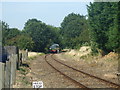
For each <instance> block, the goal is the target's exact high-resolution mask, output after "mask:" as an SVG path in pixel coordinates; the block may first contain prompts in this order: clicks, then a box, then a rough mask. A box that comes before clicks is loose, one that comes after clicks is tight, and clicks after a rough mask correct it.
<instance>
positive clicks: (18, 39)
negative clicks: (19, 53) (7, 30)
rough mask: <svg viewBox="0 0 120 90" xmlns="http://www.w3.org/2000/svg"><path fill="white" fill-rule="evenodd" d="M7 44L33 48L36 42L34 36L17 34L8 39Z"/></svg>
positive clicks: (20, 47)
mask: <svg viewBox="0 0 120 90" xmlns="http://www.w3.org/2000/svg"><path fill="white" fill-rule="evenodd" d="M7 45H9V46H17V47H19V49H24V50H25V49H28V50H32V49H33V46H34V42H33V40H32V38H31V37H30V36H28V35H17V36H15V37H13V38H11V39H8V40H7Z"/></svg>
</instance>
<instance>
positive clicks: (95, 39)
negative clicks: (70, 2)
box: [88, 2, 119, 52]
mask: <svg viewBox="0 0 120 90" xmlns="http://www.w3.org/2000/svg"><path fill="white" fill-rule="evenodd" d="M117 11H118V10H117V3H115V2H94V3H90V6H88V15H89V17H88V18H89V26H90V38H91V46H92V47H93V51H96V48H98V49H101V50H103V51H104V52H110V51H112V50H113V49H112V47H114V48H116V47H117V46H118V44H116V45H115V46H112V45H113V43H115V42H117V39H118V38H119V37H118V38H116V39H115V37H117V36H118V32H117V24H116V23H115V22H116V21H115V18H116V15H117ZM115 28H116V29H115ZM115 40H116V41H115Z"/></svg>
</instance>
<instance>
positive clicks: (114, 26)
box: [0, 2, 120, 53]
mask: <svg viewBox="0 0 120 90" xmlns="http://www.w3.org/2000/svg"><path fill="white" fill-rule="evenodd" d="M119 6H120V5H119V3H117V2H99V3H98V2H93V3H90V5H88V6H87V10H88V15H87V16H84V15H80V14H75V13H70V14H68V15H67V16H66V17H65V18H64V20H63V21H62V23H61V26H60V27H54V26H51V25H47V24H45V23H44V22H42V21H40V20H37V19H29V20H28V21H27V22H26V23H25V26H24V29H23V30H18V29H17V28H9V25H8V24H7V23H5V22H3V21H1V22H0V23H2V24H0V25H2V26H1V27H2V35H3V38H2V44H3V45H15V46H18V47H19V48H20V49H28V50H30V51H36V52H48V50H49V47H50V45H52V44H54V43H58V44H60V46H61V47H62V48H73V49H77V48H80V47H81V46H82V45H89V46H91V47H92V51H93V52H98V51H99V50H102V51H103V52H105V53H109V52H111V51H115V52H118V51H119V49H120V25H119V18H120V17H119V15H120V11H119V9H118V8H119Z"/></svg>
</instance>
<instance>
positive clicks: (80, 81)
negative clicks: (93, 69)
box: [45, 54, 120, 89]
mask: <svg viewBox="0 0 120 90" xmlns="http://www.w3.org/2000/svg"><path fill="white" fill-rule="evenodd" d="M47 57H48V55H46V56H45V61H46V62H47V63H48V64H49V65H50V66H51V67H52V68H54V69H55V70H56V71H58V72H59V73H61V74H62V75H64V76H65V77H66V78H68V79H70V80H71V81H72V82H74V83H76V84H77V85H79V86H80V87H81V88H89V89H90V88H120V85H118V84H116V83H113V82H110V81H107V80H105V79H101V78H99V77H96V76H93V75H91V74H88V73H86V72H83V71H81V70H78V69H76V68H73V67H71V66H68V65H67V64H64V63H62V62H60V61H58V60H56V59H55V58H54V57H53V54H50V55H49V58H51V60H49V62H48V61H47ZM53 63H54V65H53ZM75 75H77V76H75ZM96 86H97V87H96Z"/></svg>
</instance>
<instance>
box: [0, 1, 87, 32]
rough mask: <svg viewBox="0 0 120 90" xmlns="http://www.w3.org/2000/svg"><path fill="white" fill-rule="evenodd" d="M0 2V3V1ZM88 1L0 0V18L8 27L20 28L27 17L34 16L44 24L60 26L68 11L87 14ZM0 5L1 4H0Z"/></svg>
mask: <svg viewBox="0 0 120 90" xmlns="http://www.w3.org/2000/svg"><path fill="white" fill-rule="evenodd" d="M0 4H1V3H0ZM88 4H89V2H81V1H80V2H78V1H76V2H73V1H66V2H55V1H52V2H49V1H46V2H45V0H44V2H35V1H34V2H28V1H26V2H15V1H11V2H8V1H4V2H2V16H0V20H2V21H5V22H6V23H7V24H8V25H9V27H10V28H18V29H19V30H22V29H23V28H24V24H25V22H27V20H28V19H32V18H36V19H37V20H40V21H42V22H44V23H46V24H49V25H52V26H55V27H60V24H61V23H62V21H63V19H64V18H65V16H67V15H68V14H70V13H72V12H73V13H76V14H81V15H87V7H86V5H88ZM0 7H1V5H0Z"/></svg>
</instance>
